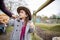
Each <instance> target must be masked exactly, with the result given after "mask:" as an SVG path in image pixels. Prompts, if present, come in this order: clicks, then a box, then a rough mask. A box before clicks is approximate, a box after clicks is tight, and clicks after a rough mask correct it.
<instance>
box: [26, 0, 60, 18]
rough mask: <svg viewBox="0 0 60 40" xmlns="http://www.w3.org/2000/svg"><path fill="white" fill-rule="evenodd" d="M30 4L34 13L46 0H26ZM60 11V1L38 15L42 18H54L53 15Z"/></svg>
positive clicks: (54, 2) (57, 0)
mask: <svg viewBox="0 0 60 40" xmlns="http://www.w3.org/2000/svg"><path fill="white" fill-rule="evenodd" d="M26 2H27V3H28V5H29V7H30V9H31V10H32V11H34V10H37V9H38V8H39V7H40V6H41V5H42V4H43V3H44V2H46V0H26ZM59 10H60V0H55V1H53V2H52V3H51V4H49V5H48V6H47V7H45V8H44V9H42V10H41V11H39V12H38V13H37V15H40V16H48V17H50V16H52V15H53V14H55V15H57V14H58V13H60V12H59Z"/></svg>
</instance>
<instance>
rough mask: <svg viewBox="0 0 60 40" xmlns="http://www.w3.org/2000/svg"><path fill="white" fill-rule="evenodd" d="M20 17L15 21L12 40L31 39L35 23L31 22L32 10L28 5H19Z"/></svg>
mask: <svg viewBox="0 0 60 40" xmlns="http://www.w3.org/2000/svg"><path fill="white" fill-rule="evenodd" d="M17 12H18V14H19V17H18V18H16V19H15V20H14V22H13V24H14V29H13V32H12V35H11V38H10V40H31V39H32V38H31V33H33V32H34V25H33V23H32V22H31V12H30V10H29V9H28V8H26V7H22V6H21V7H18V8H17Z"/></svg>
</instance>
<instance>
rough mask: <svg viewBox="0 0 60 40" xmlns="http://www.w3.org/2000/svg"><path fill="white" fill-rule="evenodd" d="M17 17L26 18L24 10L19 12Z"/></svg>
mask: <svg viewBox="0 0 60 40" xmlns="http://www.w3.org/2000/svg"><path fill="white" fill-rule="evenodd" d="M19 17H20V18H26V17H27V14H26V12H25V11H24V10H20V13H19Z"/></svg>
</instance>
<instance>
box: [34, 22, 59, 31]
mask: <svg viewBox="0 0 60 40" xmlns="http://www.w3.org/2000/svg"><path fill="white" fill-rule="evenodd" d="M35 26H36V27H37V26H38V27H40V28H41V29H43V30H49V31H56V32H60V24H44V23H36V24H35Z"/></svg>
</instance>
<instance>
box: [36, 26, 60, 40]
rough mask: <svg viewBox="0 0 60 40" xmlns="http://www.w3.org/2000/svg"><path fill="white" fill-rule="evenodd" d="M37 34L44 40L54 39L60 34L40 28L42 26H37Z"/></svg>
mask: <svg viewBox="0 0 60 40" xmlns="http://www.w3.org/2000/svg"><path fill="white" fill-rule="evenodd" d="M36 34H37V35H38V36H40V37H41V38H42V39H43V40H52V38H53V37H56V36H58V37H59V36H60V35H59V34H57V33H56V32H50V31H45V30H42V29H40V27H36Z"/></svg>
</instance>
